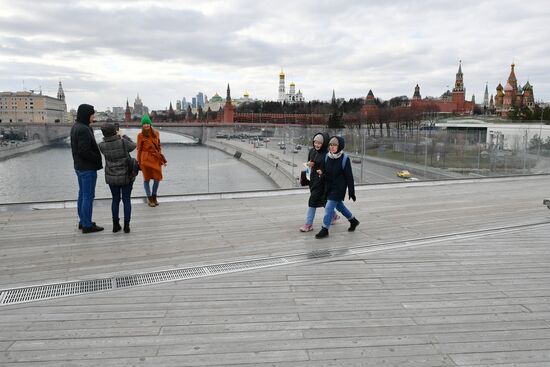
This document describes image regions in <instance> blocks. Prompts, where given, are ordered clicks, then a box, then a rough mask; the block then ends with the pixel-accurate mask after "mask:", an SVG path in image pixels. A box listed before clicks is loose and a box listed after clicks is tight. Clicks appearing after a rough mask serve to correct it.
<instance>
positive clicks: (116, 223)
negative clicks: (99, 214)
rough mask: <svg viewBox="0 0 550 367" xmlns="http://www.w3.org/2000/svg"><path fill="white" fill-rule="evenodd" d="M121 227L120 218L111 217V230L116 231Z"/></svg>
mask: <svg viewBox="0 0 550 367" xmlns="http://www.w3.org/2000/svg"><path fill="white" fill-rule="evenodd" d="M121 229H122V227H121V226H120V219H113V232H114V233H116V232H118V231H120V230H121Z"/></svg>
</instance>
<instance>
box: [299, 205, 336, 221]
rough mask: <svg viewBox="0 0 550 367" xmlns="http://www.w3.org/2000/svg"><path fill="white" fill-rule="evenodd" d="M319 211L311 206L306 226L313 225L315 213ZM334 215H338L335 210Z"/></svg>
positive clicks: (308, 210) (308, 209)
mask: <svg viewBox="0 0 550 367" xmlns="http://www.w3.org/2000/svg"><path fill="white" fill-rule="evenodd" d="M316 211H317V208H314V207H311V206H308V208H307V214H306V224H309V225H311V224H313V219H315V212H316ZM332 215H333V216H334V215H336V211H335V210H333V213H332ZM331 220H332V217H331Z"/></svg>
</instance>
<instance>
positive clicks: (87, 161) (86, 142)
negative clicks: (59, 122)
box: [71, 104, 103, 233]
mask: <svg viewBox="0 0 550 367" xmlns="http://www.w3.org/2000/svg"><path fill="white" fill-rule="evenodd" d="M94 114H95V111H94V106H91V105H89V104H81V105H80V106H78V111H77V113H76V122H75V123H74V125H73V127H72V128H71V150H72V153H73V162H74V170H75V172H76V177H77V178H78V204H77V209H78V217H79V220H80V221H79V224H78V228H81V229H82V233H92V232H99V231H103V227H100V226H98V225H96V224H95V222H92V212H93V206H94V198H95V185H96V181H97V171H98V170H100V169H102V168H103V165H102V162H101V154H100V153H99V148H98V146H97V143H96V141H95V137H94V130H93V129H92V127H91V126H90V125H91V124H92V123H93V122H94Z"/></svg>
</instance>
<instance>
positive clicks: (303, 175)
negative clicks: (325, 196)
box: [300, 170, 309, 186]
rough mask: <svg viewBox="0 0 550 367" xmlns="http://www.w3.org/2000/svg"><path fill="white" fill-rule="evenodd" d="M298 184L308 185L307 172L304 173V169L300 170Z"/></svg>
mask: <svg viewBox="0 0 550 367" xmlns="http://www.w3.org/2000/svg"><path fill="white" fill-rule="evenodd" d="M300 185H302V186H308V185H309V180H308V179H307V174H306V171H305V170H302V171H301V172H300Z"/></svg>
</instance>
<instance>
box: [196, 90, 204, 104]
mask: <svg viewBox="0 0 550 367" xmlns="http://www.w3.org/2000/svg"><path fill="white" fill-rule="evenodd" d="M197 107H204V94H203V93H202V92H199V93H197Z"/></svg>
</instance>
